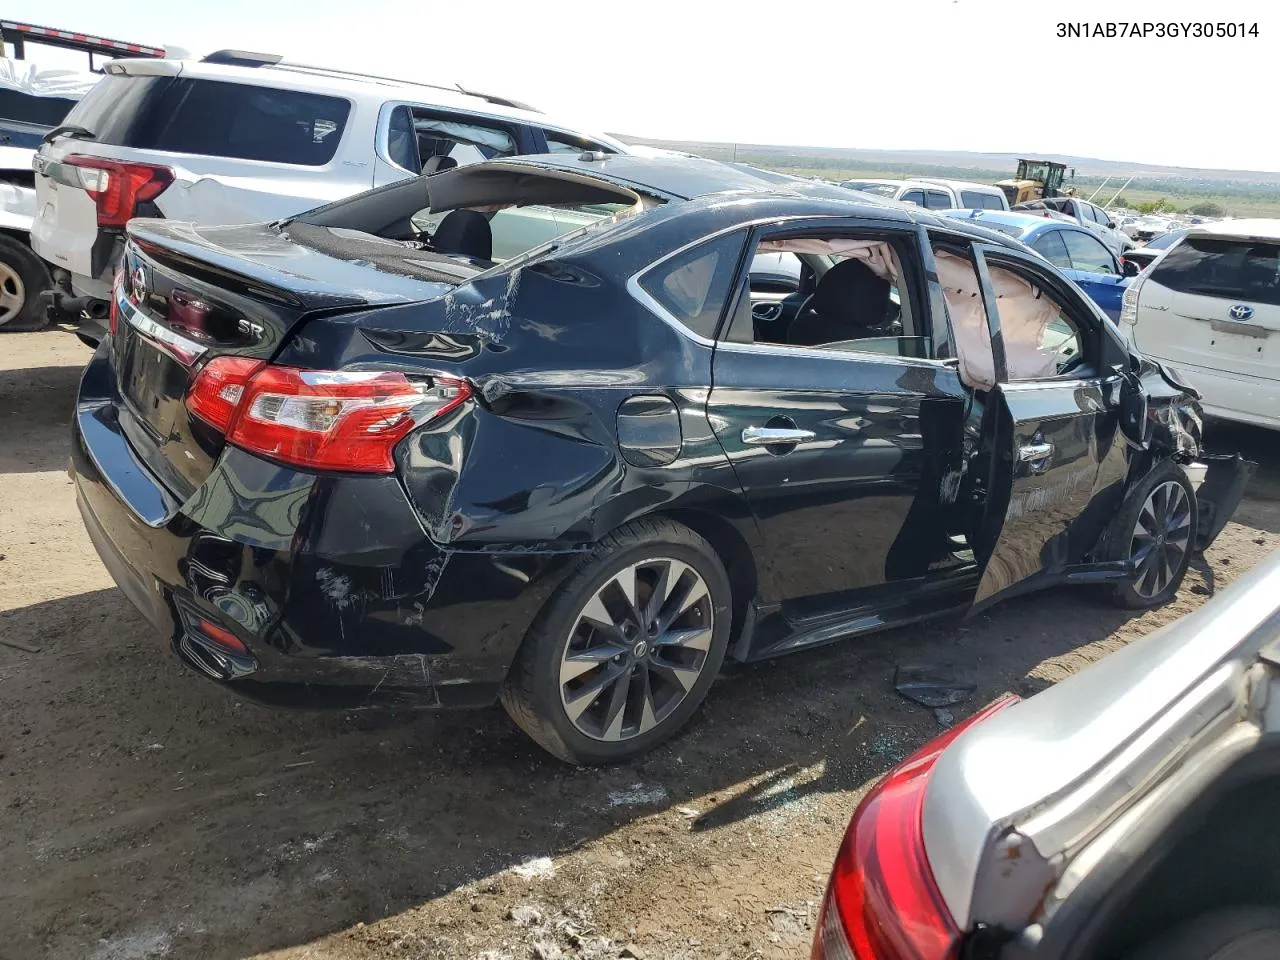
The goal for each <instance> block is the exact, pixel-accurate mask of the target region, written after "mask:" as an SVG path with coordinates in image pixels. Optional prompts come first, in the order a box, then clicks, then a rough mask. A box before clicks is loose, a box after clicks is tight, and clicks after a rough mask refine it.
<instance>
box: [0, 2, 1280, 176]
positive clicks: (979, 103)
mask: <svg viewBox="0 0 1280 960" xmlns="http://www.w3.org/2000/svg"><path fill="white" fill-rule="evenodd" d="M1273 9H1274V11H1275V12H1271V11H1272V10H1273ZM4 15H5V16H6V17H11V18H14V19H21V20H26V21H28V22H33V23H37V24H40V25H42V26H50V27H57V28H59V29H70V30H78V31H83V32H86V33H96V34H101V35H105V36H109V37H112V38H114V39H119V40H130V41H136V42H141V43H152V44H158V45H166V44H174V45H180V46H183V47H186V48H187V49H189V50H191V51H192V52H194V53H196V54H197V55H199V54H203V53H207V52H208V51H210V50H214V49H219V48H222V47H236V48H240V49H249V50H259V51H270V52H276V53H282V54H284V55H285V57H286V58H287V59H292V60H296V61H299V62H304V63H324V64H335V65H339V64H340V65H343V66H346V67H350V68H352V69H359V70H365V71H368V72H376V73H382V74H384V75H390V76H395V77H404V78H406V79H417V80H426V81H432V82H437V83H441V82H442V83H453V82H460V83H463V84H464V85H470V86H473V87H475V88H477V89H483V90H487V91H492V92H495V93H501V94H503V95H505V96H509V97H513V98H515V99H517V100H524V101H526V102H529V103H532V104H534V105H536V106H538V107H540V108H541V109H543V110H545V111H546V112H548V113H552V114H555V115H556V117H557V118H559V119H565V120H570V121H573V122H576V123H578V124H580V125H581V126H583V127H584V128H585V129H587V130H591V131H608V132H614V133H630V134H634V135H640V136H648V137H657V138H667V139H683V140H719V141H729V142H733V141H738V142H753V143H776V144H796V145H816V146H838V147H864V148H886V149H938V150H977V151H994V152H1013V153H1035V154H1046V155H1049V156H1053V155H1071V156H1087V157H1099V158H1105V159H1111V160H1131V161H1135V162H1141V163H1148V164H1151V163H1158V164H1173V165H1179V166H1194V167H1224V168H1231V169H1254V170H1271V171H1280V131H1278V130H1277V126H1276V121H1275V119H1274V112H1275V99H1276V92H1277V90H1278V89H1280V85H1278V84H1277V80H1276V64H1277V62H1278V61H1280V5H1277V4H1275V3H1274V0H1251V2H1241V0H1220V2H1216V3H1206V2H1204V0H1195V2H1183V0H1160V2H1150V0H1148V2H1139V0H1130V2H1127V3H1116V2H1114V0H1109V2H1096V0H1057V2H1055V3H1048V4H1046V3H1042V2H1038V0H892V2H876V0H834V2H828V0H788V2H780V0H773V2H761V0H756V2H754V3H753V4H752V5H751V6H750V7H749V6H748V5H747V4H745V3H743V2H741V0H739V2H734V3H729V2H722V0H717V2H711V0H630V2H625V3H624V2H620V0H595V2H583V0H524V2H519V0H452V2H450V0H433V2H425V0H418V2H411V0H345V2H342V0H197V2H192V0H124V2H116V3H104V2H102V0H60V2H59V3H57V4H51V3H49V2H48V0H6V3H5V9H4ZM1121 17H1123V18H1126V19H1133V20H1139V21H1144V20H1150V21H1163V22H1179V21H1187V22H1193V21H1203V20H1205V18H1207V17H1213V18H1214V20H1215V21H1223V22H1236V23H1239V22H1244V23H1245V24H1246V25H1247V26H1248V25H1252V24H1253V23H1254V22H1257V23H1258V27H1259V31H1260V34H1261V35H1260V36H1259V37H1257V38H1254V37H1245V38H1244V39H1235V40H1229V39H1222V40H1218V39H1212V40H1205V39H1195V38H1187V39H1184V38H1177V39H1167V38H1166V39H1160V38H1157V37H1154V36H1149V37H1145V38H1132V39H1118V38H1117V39H1113V40H1107V39H1058V38H1057V37H1056V35H1055V34H1056V32H1057V23H1058V22H1059V21H1061V20H1066V19H1068V18H1069V19H1070V20H1072V21H1090V22H1096V21H1104V22H1105V21H1106V20H1109V19H1116V18H1121Z"/></svg>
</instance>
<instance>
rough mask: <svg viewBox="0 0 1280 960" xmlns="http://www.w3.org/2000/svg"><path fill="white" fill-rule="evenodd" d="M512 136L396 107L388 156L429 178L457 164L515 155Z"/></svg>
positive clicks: (500, 130)
mask: <svg viewBox="0 0 1280 960" xmlns="http://www.w3.org/2000/svg"><path fill="white" fill-rule="evenodd" d="M517 152H518V151H517V145H516V139H515V136H514V135H513V134H512V133H511V131H509V130H506V129H504V128H502V127H501V126H497V125H495V126H486V125H482V124H479V123H476V122H475V121H474V120H470V119H457V118H452V117H448V116H445V115H442V114H434V113H432V112H430V111H427V110H422V109H418V108H415V107H409V106H402V107H396V109H395V110H394V111H392V114H391V121H390V126H389V129H388V131H387V154H388V157H389V159H390V160H391V161H392V162H393V163H394V164H396V166H398V167H402V168H404V169H405V170H408V171H410V172H411V173H419V174H423V175H425V176H430V175H431V174H433V173H439V172H441V171H443V170H449V169H452V168H453V167H456V166H459V165H460V164H467V163H478V162H479V161H481V160H492V159H494V158H495V157H509V156H513V155H514V154H515V153H517Z"/></svg>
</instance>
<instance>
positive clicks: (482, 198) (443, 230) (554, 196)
mask: <svg viewBox="0 0 1280 960" xmlns="http://www.w3.org/2000/svg"><path fill="white" fill-rule="evenodd" d="M436 159H444V160H448V159H449V158H447V157H444V158H441V157H440V156H439V155H437V156H436ZM660 203H661V201H660V200H658V199H656V198H654V197H650V196H648V195H645V194H640V193H637V192H636V191H633V190H629V189H626V188H624V187H611V186H606V185H603V184H601V183H600V182H599V181H596V180H586V179H584V178H582V177H578V176H575V175H574V174H569V173H563V174H562V173H555V172H551V171H539V172H533V171H530V170H529V169H528V168H515V169H511V170H499V169H494V168H492V167H489V168H486V169H477V168H475V167H474V166H468V165H456V166H452V167H447V168H446V169H442V170H440V171H439V172H437V173H436V174H434V175H432V176H424V177H421V178H414V179H411V180H404V181H401V182H399V183H397V184H393V185H391V186H389V187H385V188H382V189H379V190H374V191H371V192H370V193H367V194H362V195H360V196H358V197H354V198H352V199H350V200H345V201H340V202H338V203H336V204H331V205H329V206H328V207H322V208H320V209H319V210H316V211H312V212H311V213H308V214H306V215H304V216H303V217H299V218H298V219H297V220H295V221H291V222H290V223H289V225H288V227H287V229H288V230H289V232H290V235H291V236H293V238H294V239H295V240H296V241H298V242H301V243H305V244H307V245H309V246H312V247H314V248H316V249H321V250H324V251H325V252H327V253H329V254H330V255H333V256H342V257H350V258H352V259H370V260H375V261H377V262H379V264H380V265H384V266H385V267H386V268H388V269H393V270H399V271H402V272H409V273H412V274H414V275H419V276H427V277H429V278H430V279H443V280H448V281H450V282H455V283H457V282H461V281H462V280H465V279H469V278H470V277H471V276H474V275H475V274H477V273H479V272H481V271H484V270H487V269H490V268H492V267H494V266H496V265H498V264H499V263H503V262H505V261H507V260H509V259H511V258H513V257H518V256H523V255H535V254H539V253H541V252H543V251H544V250H545V249H546V248H547V246H548V245H549V244H552V243H556V242H563V241H564V239H565V238H566V236H567V235H569V234H574V233H577V232H579V231H581V230H584V229H589V228H591V227H593V226H597V225H600V224H604V223H609V222H614V221H617V220H620V219H623V218H625V217H630V216H634V215H636V214H638V213H642V212H643V211H645V210H647V209H651V208H652V207H654V206H656V205H659V204H660ZM316 228H327V232H323V233H322V232H321V231H319V230H317V229H316ZM375 245H376V247H377V249H375ZM406 248H408V249H409V250H412V251H415V252H416V253H415V254H414V255H411V256H406V254H405V249H406Z"/></svg>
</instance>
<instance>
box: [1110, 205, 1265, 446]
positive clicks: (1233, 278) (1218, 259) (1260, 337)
mask: <svg viewBox="0 0 1280 960" xmlns="http://www.w3.org/2000/svg"><path fill="white" fill-rule="evenodd" d="M1120 320H1121V324H1120V326H1121V329H1122V330H1124V331H1125V332H1126V333H1127V335H1128V336H1129V338H1130V339H1131V340H1132V341H1133V343H1134V344H1135V345H1136V346H1137V347H1138V349H1139V350H1141V351H1142V352H1143V353H1144V354H1146V355H1147V356H1149V357H1154V358H1156V359H1158V360H1162V361H1167V362H1168V363H1170V364H1171V365H1172V366H1173V367H1175V368H1176V369H1177V370H1178V372H1180V373H1181V374H1182V375H1183V377H1184V378H1185V379H1186V380H1187V381H1188V382H1189V383H1190V384H1191V385H1192V386H1193V387H1195V388H1196V389H1197V390H1199V391H1200V393H1201V394H1203V395H1204V400H1203V407H1204V411H1205V413H1207V414H1209V415H1210V416H1215V417H1220V418H1222V419H1224V420H1235V421H1238V422H1240V423H1251V424H1255V425H1257V426H1263V427H1270V428H1271V429H1274V430H1280V220H1227V221H1223V222H1221V223H1207V224H1202V225H1200V226H1195V227H1191V228H1190V229H1188V230H1187V233H1186V235H1185V236H1184V237H1183V238H1182V239H1181V240H1179V241H1177V242H1176V243H1174V244H1172V245H1171V246H1170V247H1169V248H1168V249H1167V250H1166V251H1165V252H1164V254H1163V255H1161V256H1160V257H1159V258H1158V259H1156V260H1155V261H1154V262H1153V263H1152V264H1151V266H1150V267H1148V268H1147V269H1146V270H1145V271H1143V273H1142V275H1141V276H1140V277H1139V278H1138V279H1137V280H1135V281H1134V282H1133V284H1132V285H1131V286H1130V287H1129V289H1128V290H1127V291H1126V292H1125V295H1124V306H1123V308H1122V309H1121V313H1120Z"/></svg>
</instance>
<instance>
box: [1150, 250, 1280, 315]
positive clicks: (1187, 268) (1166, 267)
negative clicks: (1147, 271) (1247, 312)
mask: <svg viewBox="0 0 1280 960" xmlns="http://www.w3.org/2000/svg"><path fill="white" fill-rule="evenodd" d="M1151 280H1152V282H1154V283H1159V284H1162V285H1163V286H1166V287H1168V288H1169V289H1170V290H1176V291H1178V292H1179V293H1193V294H1199V295H1201V296H1206V297H1218V298H1220V299H1223V300H1241V301H1246V302H1252V303H1265V304H1268V305H1270V306H1280V243H1268V242H1255V241H1250V240H1226V239H1223V240H1219V239H1216V238H1206V237H1188V238H1186V239H1184V240H1183V241H1182V242H1181V243H1180V244H1177V245H1176V246H1174V247H1173V248H1172V249H1171V250H1169V252H1168V253H1166V254H1165V255H1164V257H1163V259H1161V260H1160V262H1159V263H1157V264H1156V265H1155V268H1154V269H1153V270H1152V272H1151Z"/></svg>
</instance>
